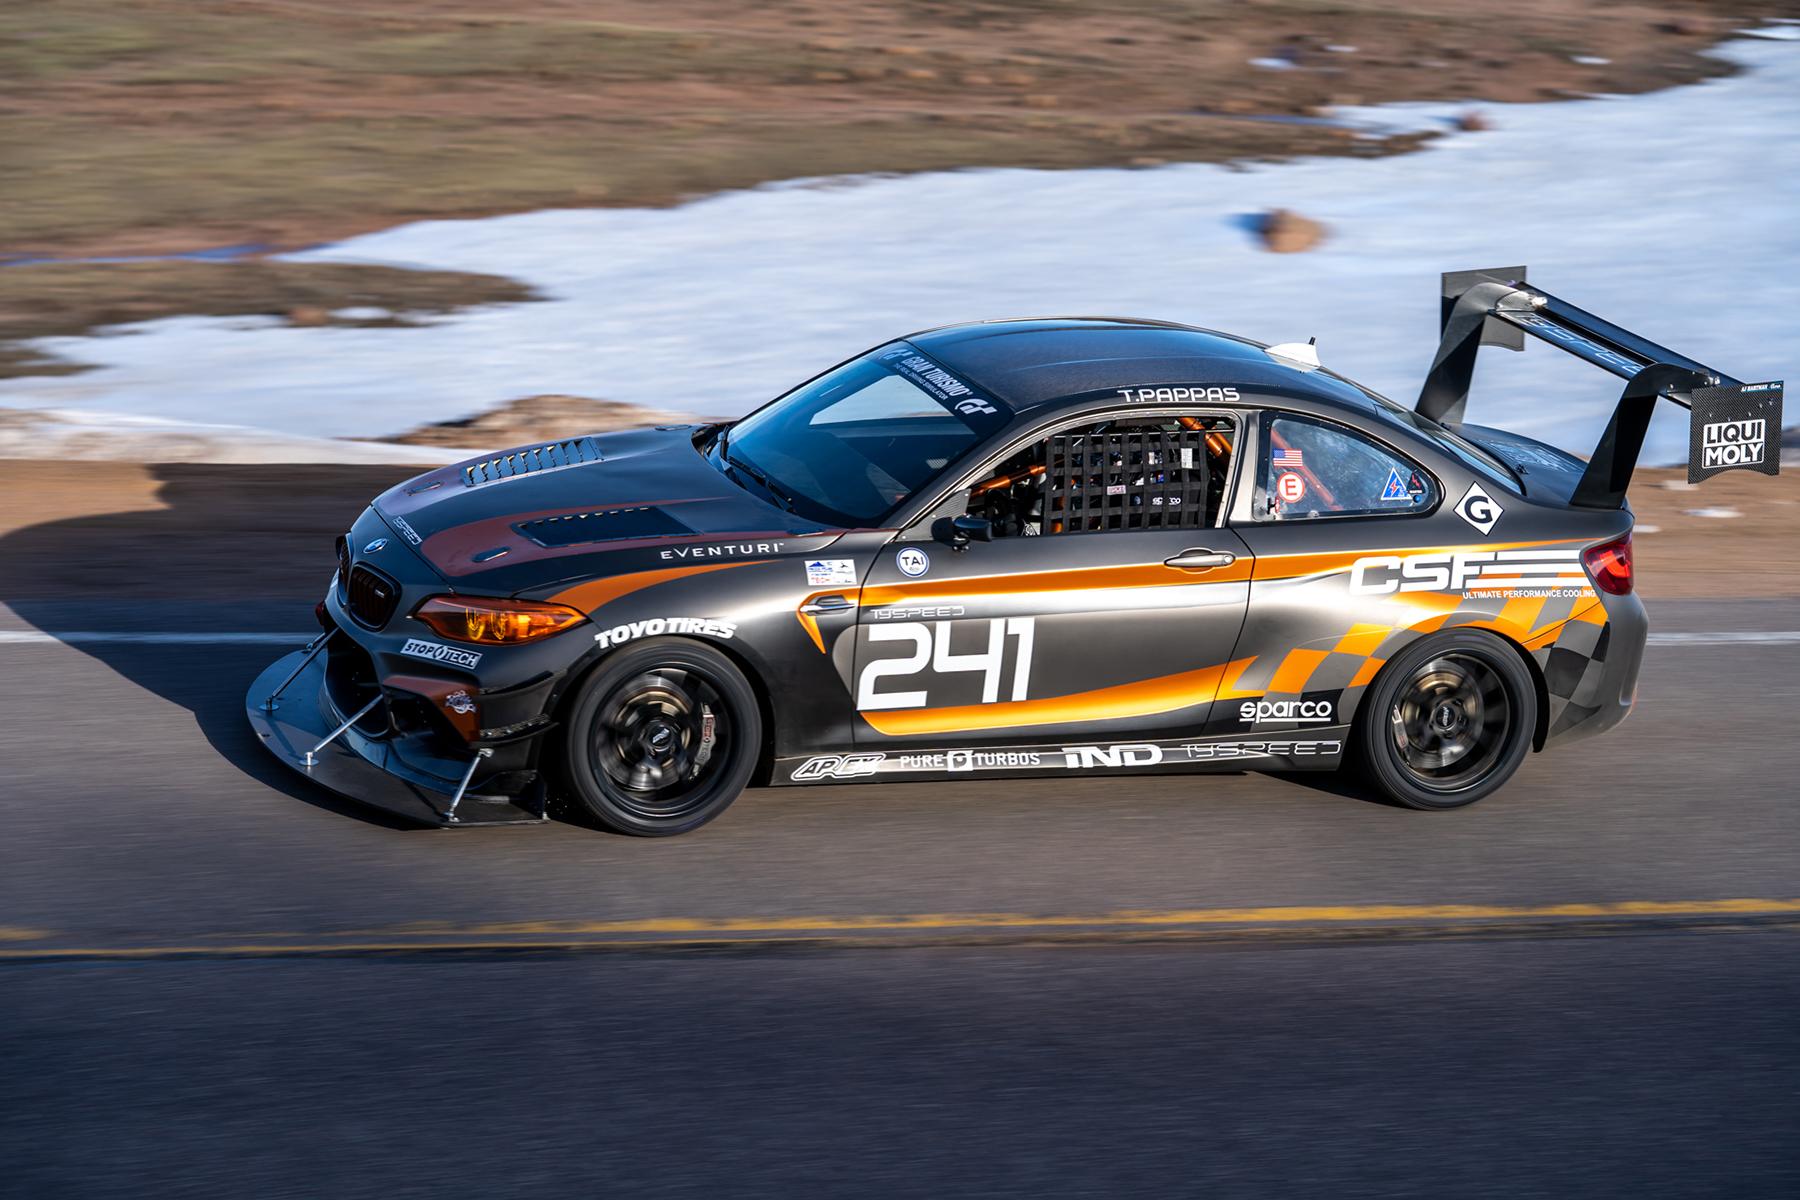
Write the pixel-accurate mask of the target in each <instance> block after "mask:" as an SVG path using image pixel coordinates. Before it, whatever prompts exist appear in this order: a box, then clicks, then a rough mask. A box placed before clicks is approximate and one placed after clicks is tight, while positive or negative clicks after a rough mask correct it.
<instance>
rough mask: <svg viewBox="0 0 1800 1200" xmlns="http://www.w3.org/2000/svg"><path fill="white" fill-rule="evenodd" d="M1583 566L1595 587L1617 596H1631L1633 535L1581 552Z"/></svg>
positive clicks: (1590, 547) (1602, 543)
mask: <svg viewBox="0 0 1800 1200" xmlns="http://www.w3.org/2000/svg"><path fill="white" fill-rule="evenodd" d="M1581 565H1582V566H1584V567H1586V568H1587V572H1588V575H1589V577H1591V578H1592V579H1593V581H1594V586H1595V587H1597V588H1599V589H1600V590H1601V591H1603V592H1610V593H1611V594H1613V595H1615V596H1628V595H1630V594H1631V535H1630V534H1629V533H1628V534H1626V535H1625V536H1624V537H1622V538H1619V539H1618V540H1617V541H1611V542H1601V543H1600V544H1599V545H1598V546H1589V547H1588V548H1587V549H1586V550H1583V551H1582V552H1581Z"/></svg>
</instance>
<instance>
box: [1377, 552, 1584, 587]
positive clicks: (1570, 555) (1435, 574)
mask: <svg viewBox="0 0 1800 1200" xmlns="http://www.w3.org/2000/svg"><path fill="white" fill-rule="evenodd" d="M1587 585H1588V580H1587V576H1586V575H1585V574H1584V573H1583V572H1582V570H1581V552H1580V551H1579V550H1457V551H1453V552H1447V553H1440V554H1409V555H1405V556H1401V555H1398V554H1373V555H1370V556H1369V557H1367V558H1359V559H1357V560H1356V562H1355V563H1353V564H1352V565H1351V567H1350V590H1351V592H1353V593H1355V594H1356V595H1359V596H1388V595H1392V594H1393V593H1395V592H1468V593H1477V594H1484V593H1504V594H1508V595H1541V594H1544V593H1547V592H1551V591H1556V590H1561V589H1564V588H1585V587H1587Z"/></svg>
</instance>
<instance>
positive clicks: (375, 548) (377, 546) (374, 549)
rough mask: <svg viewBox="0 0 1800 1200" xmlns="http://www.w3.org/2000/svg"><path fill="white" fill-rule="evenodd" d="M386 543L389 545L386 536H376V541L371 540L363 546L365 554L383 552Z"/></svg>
mask: <svg viewBox="0 0 1800 1200" xmlns="http://www.w3.org/2000/svg"><path fill="white" fill-rule="evenodd" d="M385 545H387V539H386V538H376V539H375V540H374V541H372V542H370V543H369V544H368V545H366V546H364V547H363V553H364V554H378V553H380V552H381V548H382V547H383V546H385Z"/></svg>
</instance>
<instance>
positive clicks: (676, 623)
mask: <svg viewBox="0 0 1800 1200" xmlns="http://www.w3.org/2000/svg"><path fill="white" fill-rule="evenodd" d="M666 633H673V634H689V635H695V636H699V637H711V638H723V639H725V640H728V641H729V640H730V639H731V638H732V637H735V636H736V635H737V622H736V621H714V620H709V619H706V618H703V617H652V618H650V619H649V620H648V621H628V622H627V623H625V624H623V625H614V626H613V627H612V628H611V629H603V630H601V631H600V632H599V633H596V634H595V635H594V640H595V641H596V642H599V643H600V645H601V647H602V648H605V647H609V646H617V645H619V644H620V643H621V642H629V641H634V640H636V639H637V638H646V637H661V636H663V635H664V634H666Z"/></svg>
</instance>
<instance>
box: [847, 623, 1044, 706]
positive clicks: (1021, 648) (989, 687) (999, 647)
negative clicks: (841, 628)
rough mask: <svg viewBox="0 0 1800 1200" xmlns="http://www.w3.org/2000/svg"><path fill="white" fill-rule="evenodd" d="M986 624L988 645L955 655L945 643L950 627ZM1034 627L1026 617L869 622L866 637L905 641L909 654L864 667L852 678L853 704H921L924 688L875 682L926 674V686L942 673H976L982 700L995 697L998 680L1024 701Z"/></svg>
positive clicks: (924, 700) (1013, 696)
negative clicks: (1010, 647) (1012, 648)
mask: <svg viewBox="0 0 1800 1200" xmlns="http://www.w3.org/2000/svg"><path fill="white" fill-rule="evenodd" d="M983 624H985V625H986V626H987V638H986V642H987V648H986V649H985V650H980V651H976V652H974V653H962V654H959V653H957V652H956V651H954V650H952V649H951V647H950V643H951V639H952V636H953V631H954V630H956V629H958V628H967V629H970V630H979V629H980V628H981V626H982V625H983ZM1034 631H1035V624H1034V619H1033V618H1031V617H992V618H989V619H988V620H987V621H985V622H983V621H963V622H958V623H955V624H953V623H951V622H949V621H934V622H933V623H931V624H930V625H926V624H923V623H922V622H918V621H901V622H897V623H895V624H892V625H872V626H870V627H869V630H868V634H867V637H868V639H869V641H871V642H910V643H912V653H911V654H909V655H907V656H906V657H904V658H886V659H878V660H876V661H875V662H872V663H870V664H868V665H867V666H865V667H864V668H863V669H862V674H861V675H860V676H858V677H857V683H856V707H857V708H858V709H860V710H862V711H864V712H872V711H875V710H877V709H889V708H924V707H925V706H926V705H927V704H929V703H931V693H930V691H929V690H920V691H911V692H898V691H890V692H884V691H881V690H880V689H879V687H878V685H879V684H880V682H881V681H882V680H883V679H885V678H887V677H889V676H895V677H899V676H909V675H918V674H920V673H922V672H923V673H928V674H927V678H926V679H924V680H922V681H921V682H923V683H925V684H926V687H927V689H928V688H929V686H930V684H931V681H932V679H934V678H941V677H942V676H945V675H960V674H978V675H980V676H981V702H982V703H983V704H993V703H994V702H995V701H997V700H999V699H1000V688H1001V684H1002V683H1003V682H1005V683H1009V686H1008V687H1007V689H1006V690H1007V699H1009V700H1023V699H1025V693H1026V691H1027V690H1029V688H1030V687H1031V645H1032V638H1033V634H1034ZM1009 637H1010V638H1012V639H1013V640H1014V642H1015V644H1016V646H1017V653H1016V655H1015V656H1014V658H1013V667H1012V673H1011V679H1010V680H1007V679H1006V678H1005V676H1006V670H1005V666H1006V662H1005V660H1006V639H1007V638H1009Z"/></svg>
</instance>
